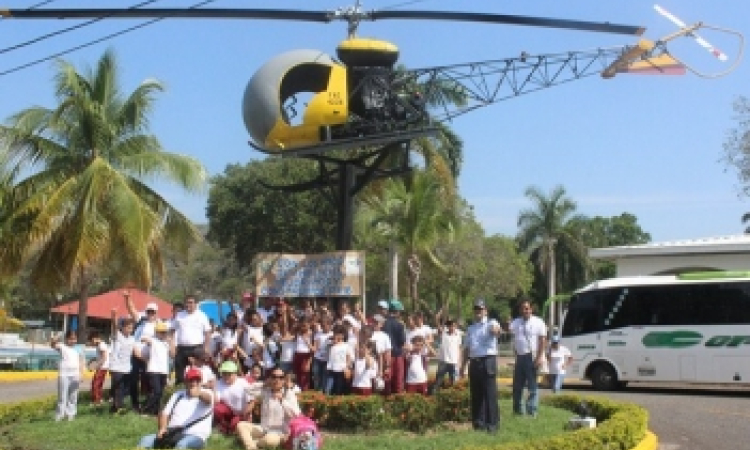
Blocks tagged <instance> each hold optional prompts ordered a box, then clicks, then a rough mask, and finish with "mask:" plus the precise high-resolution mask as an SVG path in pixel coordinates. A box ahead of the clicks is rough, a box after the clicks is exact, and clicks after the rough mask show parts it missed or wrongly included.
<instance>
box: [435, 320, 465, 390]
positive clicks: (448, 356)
mask: <svg viewBox="0 0 750 450" xmlns="http://www.w3.org/2000/svg"><path fill="white" fill-rule="evenodd" d="M445 325H446V327H447V328H446V329H444V330H443V332H442V333H440V351H439V353H438V361H439V362H438V371H437V375H436V376H435V389H436V390H437V389H440V387H441V386H442V384H443V377H444V376H445V375H446V374H448V379H449V380H450V384H451V386H452V385H453V383H455V382H456V372H457V369H458V365H459V361H460V360H461V335H460V334H459V333H458V330H457V328H456V322H455V321H454V320H451V319H448V320H447V321H446V322H445Z"/></svg>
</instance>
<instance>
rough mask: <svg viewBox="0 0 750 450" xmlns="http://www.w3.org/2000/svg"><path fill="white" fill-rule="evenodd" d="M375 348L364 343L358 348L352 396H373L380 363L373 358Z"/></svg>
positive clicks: (366, 342)
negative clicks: (373, 387)
mask: <svg viewBox="0 0 750 450" xmlns="http://www.w3.org/2000/svg"><path fill="white" fill-rule="evenodd" d="M374 351H375V346H374V345H373V343H372V342H369V341H366V340H365V341H362V342H360V344H359V346H357V359H355V360H354V380H353V381H352V394H357V395H363V396H365V397H369V396H370V395H372V385H373V381H374V380H375V377H377V376H378V363H377V362H376V361H375V358H373V357H372V354H373V352H374Z"/></svg>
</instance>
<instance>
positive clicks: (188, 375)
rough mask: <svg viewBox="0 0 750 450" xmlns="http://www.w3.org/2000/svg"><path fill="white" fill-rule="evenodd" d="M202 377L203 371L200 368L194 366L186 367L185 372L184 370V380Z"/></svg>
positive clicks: (200, 378)
mask: <svg viewBox="0 0 750 450" xmlns="http://www.w3.org/2000/svg"><path fill="white" fill-rule="evenodd" d="M202 379H203V373H202V372H201V370H200V369H197V368H195V367H191V368H190V369H188V371H187V372H185V381H192V380H202Z"/></svg>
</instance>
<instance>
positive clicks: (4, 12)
mask: <svg viewBox="0 0 750 450" xmlns="http://www.w3.org/2000/svg"><path fill="white" fill-rule="evenodd" d="M0 17H4V18H6V17H7V18H15V19H88V18H97V17H106V18H111V19H153V18H161V17H163V18H170V19H271V20H299V21H304V22H323V23H327V22H330V21H331V20H332V13H330V12H327V11H298V10H291V9H289V10H287V9H247V8H221V9H218V8H193V9H190V8H143V9H129V8H80V9H0Z"/></svg>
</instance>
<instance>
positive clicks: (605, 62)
mask: <svg viewBox="0 0 750 450" xmlns="http://www.w3.org/2000/svg"><path fill="white" fill-rule="evenodd" d="M629 48H630V47H628V46H620V47H612V48H600V49H594V50H589V51H572V52H566V53H557V54H545V55H526V54H522V55H520V56H518V57H515V58H507V59H499V60H489V61H480V62H472V63H465V64H454V65H449V66H440V67H429V68H425V69H412V70H407V71H403V72H399V74H398V75H397V77H398V79H397V81H396V84H397V85H398V84H401V83H403V85H411V86H414V85H415V84H418V85H421V86H422V87H423V89H424V90H425V92H424V93H423V95H424V97H425V100H426V101H427V103H428V105H429V109H430V116H431V118H432V120H435V121H440V122H442V121H449V120H451V119H452V118H454V117H456V116H460V115H462V114H465V113H467V112H469V111H473V110H475V109H477V108H481V107H483V106H487V105H490V104H493V103H497V102H500V101H502V100H507V99H510V98H514V97H518V96H520V95H523V94H528V93H530V92H535V91H539V90H542V89H546V88H549V87H552V86H556V85H559V84H563V83H567V82H570V81H574V80H579V79H582V78H585V77H590V76H592V75H598V74H600V73H601V72H602V71H603V70H604V69H605V68H607V67H608V66H610V65H611V64H613V63H614V62H615V61H616V60H617V59H618V58H619V57H620V56H621V55H623V53H624V52H626V51H627V50H628V49H629ZM664 51H665V49H664V48H662V47H657V48H656V49H655V51H653V52H650V53H649V54H648V55H644V58H643V59H646V58H648V57H651V56H654V54H658V53H663V52H664ZM446 90H448V91H454V92H456V93H458V94H459V95H462V96H463V97H464V98H465V99H466V104H464V105H462V106H459V107H457V106H455V105H454V104H451V102H448V101H447V99H446V98H445V96H444V95H443V94H442V93H443V92H445V91H446Z"/></svg>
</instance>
